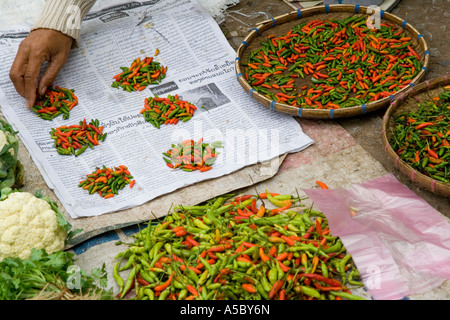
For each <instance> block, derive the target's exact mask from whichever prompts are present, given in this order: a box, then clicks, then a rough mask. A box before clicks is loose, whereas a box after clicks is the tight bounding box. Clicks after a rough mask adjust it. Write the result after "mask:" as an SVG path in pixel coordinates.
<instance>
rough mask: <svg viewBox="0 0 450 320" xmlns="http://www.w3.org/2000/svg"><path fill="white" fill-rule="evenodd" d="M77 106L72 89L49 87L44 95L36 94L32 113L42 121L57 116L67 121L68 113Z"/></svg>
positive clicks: (76, 99)
mask: <svg viewBox="0 0 450 320" xmlns="http://www.w3.org/2000/svg"><path fill="white" fill-rule="evenodd" d="M77 104H78V98H77V96H76V95H75V94H74V90H73V89H70V90H69V89H67V88H63V87H60V86H49V87H48V88H47V90H46V91H45V93H44V95H42V96H41V95H39V94H36V101H35V103H34V106H33V111H34V112H35V113H37V115H38V116H39V117H40V118H41V119H44V120H53V119H54V118H56V117H57V116H59V115H61V114H62V115H63V119H69V112H70V110H72V108H73V107H75V106H76V105H77Z"/></svg>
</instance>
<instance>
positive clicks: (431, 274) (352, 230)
mask: <svg viewBox="0 0 450 320" xmlns="http://www.w3.org/2000/svg"><path fill="white" fill-rule="evenodd" d="M304 191H305V193H306V195H307V196H308V197H309V198H310V199H311V200H312V201H313V202H314V204H315V206H317V208H319V209H320V210H321V211H322V212H323V213H324V214H325V215H326V217H327V218H328V221H329V226H330V231H331V233H332V234H333V235H334V236H339V237H340V238H341V240H342V242H343V243H344V246H345V248H346V249H347V251H348V252H349V253H350V254H351V255H352V257H353V260H354V261H355V264H356V266H357V267H358V270H359V271H360V274H361V277H362V281H363V283H364V285H365V287H366V288H367V289H368V291H369V292H370V294H371V295H372V297H373V299H377V300H378V299H380V300H388V299H402V298H406V297H408V296H409V295H411V294H418V293H425V292H426V291H429V290H432V289H434V288H436V287H437V286H439V285H440V284H442V282H443V281H444V280H445V279H450V224H449V222H448V221H447V220H446V218H445V217H444V216H442V215H441V214H440V213H439V212H438V211H436V210H435V209H434V208H432V207H431V206H430V205H429V204H428V203H427V202H425V201H424V200H423V199H421V198H420V197H418V196H417V195H416V194H415V193H414V192H412V191H411V190H410V189H408V188H407V187H405V186H404V185H403V184H401V183H400V182H399V181H398V180H397V179H396V178H395V177H394V176H393V175H392V174H387V175H385V176H382V177H380V178H377V179H374V180H371V181H368V182H365V183H362V184H355V185H353V186H352V187H351V188H349V189H335V190H331V189H328V190H326V189H308V190H304ZM449 298H450V297H449Z"/></svg>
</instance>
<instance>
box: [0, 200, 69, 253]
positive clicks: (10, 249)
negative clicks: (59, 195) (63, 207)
mask: <svg viewBox="0 0 450 320" xmlns="http://www.w3.org/2000/svg"><path fill="white" fill-rule="evenodd" d="M59 214H60V213H59ZM66 239H67V230H66V229H65V228H63V227H62V226H61V225H60V221H59V219H58V216H57V213H56V212H55V211H54V210H53V208H52V206H51V205H50V203H49V202H48V201H46V200H45V199H43V198H40V197H37V196H34V195H32V194H31V193H28V192H13V193H10V194H9V195H8V196H7V197H6V199H5V200H3V201H0V261H2V260H3V259H4V258H6V257H19V258H21V259H27V258H29V256H30V253H31V249H32V248H35V249H45V250H46V251H47V252H48V253H51V252H55V251H58V250H62V249H63V248H64V245H65V241H66Z"/></svg>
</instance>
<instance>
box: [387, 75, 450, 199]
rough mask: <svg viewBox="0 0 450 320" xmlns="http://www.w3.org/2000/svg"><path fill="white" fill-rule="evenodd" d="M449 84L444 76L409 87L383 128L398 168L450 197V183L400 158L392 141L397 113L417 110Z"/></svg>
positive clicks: (389, 112) (422, 185)
mask: <svg viewBox="0 0 450 320" xmlns="http://www.w3.org/2000/svg"><path fill="white" fill-rule="evenodd" d="M449 84H450V78H449V77H447V76H443V77H440V78H436V79H432V80H429V81H425V82H422V83H420V84H418V85H417V86H414V87H412V88H409V89H408V92H405V93H403V94H401V95H398V96H397V98H396V99H395V100H394V101H393V102H392V103H391V104H390V106H389V107H388V109H387V110H386V113H385V115H384V117H383V123H382V130H381V135H382V141H383V145H384V149H385V151H386V153H387V155H388V156H389V158H390V159H391V160H392V161H394V163H395V166H396V168H397V169H399V170H400V172H402V173H403V174H405V175H406V176H407V177H409V179H410V180H411V181H413V182H414V183H415V184H416V185H418V186H420V187H423V188H424V189H426V190H428V191H431V192H433V193H435V194H438V195H441V196H445V197H450V184H448V183H444V182H440V181H437V180H434V179H432V178H431V177H428V176H426V175H424V174H422V173H420V172H418V171H416V170H415V169H414V168H412V167H411V166H410V165H408V164H407V163H406V162H405V161H403V160H402V159H400V158H399V156H398V155H397V154H396V153H395V151H394V150H393V149H392V147H391V145H390V141H391V137H392V128H393V127H394V126H395V123H394V118H395V116H396V114H399V113H402V112H409V111H415V110H417V109H418V104H419V103H421V102H425V101H431V99H433V97H436V96H438V95H439V94H440V93H441V92H443V91H444V87H445V86H447V85H449Z"/></svg>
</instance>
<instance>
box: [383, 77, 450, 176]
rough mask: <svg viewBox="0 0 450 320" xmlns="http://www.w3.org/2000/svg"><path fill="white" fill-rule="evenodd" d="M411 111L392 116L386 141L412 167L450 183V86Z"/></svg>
mask: <svg viewBox="0 0 450 320" xmlns="http://www.w3.org/2000/svg"><path fill="white" fill-rule="evenodd" d="M445 89H446V90H445V91H444V92H442V93H441V94H439V95H438V96H437V97H435V98H434V99H432V100H430V101H425V102H422V103H419V105H418V107H419V108H418V109H417V111H415V112H402V113H401V114H398V115H397V116H396V117H395V118H394V121H395V124H396V126H395V127H394V128H393V129H392V131H393V132H392V138H391V139H390V143H391V146H392V149H393V150H394V151H395V152H396V153H397V155H398V156H399V157H400V159H402V160H403V161H405V162H406V163H407V164H408V165H410V166H411V167H412V168H414V169H415V170H417V171H418V172H421V173H423V174H425V175H426V176H429V177H430V178H432V179H435V180H437V181H440V182H444V183H450V86H447V87H445Z"/></svg>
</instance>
